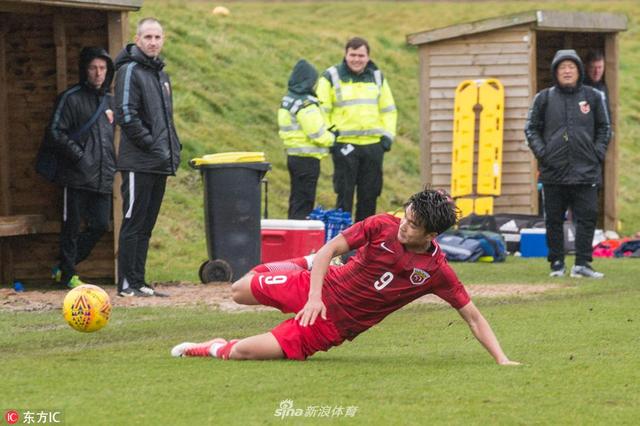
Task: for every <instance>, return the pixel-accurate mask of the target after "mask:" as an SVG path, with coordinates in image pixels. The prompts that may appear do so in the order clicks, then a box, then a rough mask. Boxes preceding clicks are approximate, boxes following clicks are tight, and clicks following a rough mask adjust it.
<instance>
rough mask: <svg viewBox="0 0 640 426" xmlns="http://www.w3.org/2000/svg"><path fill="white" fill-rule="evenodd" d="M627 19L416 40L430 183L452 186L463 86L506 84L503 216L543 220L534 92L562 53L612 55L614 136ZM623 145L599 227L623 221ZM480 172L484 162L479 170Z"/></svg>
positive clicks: (521, 21)
mask: <svg viewBox="0 0 640 426" xmlns="http://www.w3.org/2000/svg"><path fill="white" fill-rule="evenodd" d="M626 28H627V18H626V17H625V16H624V15H620V14H611V13H583V12H558V11H542V10H539V11H530V12H524V13H518V14H514V15H509V16H502V17H497V18H491V19H485V20H482V21H476V22H470V23H464V24H458V25H452V26H449V27H444V28H438V29H433V30H428V31H423V32H419V33H414V34H409V35H408V36H407V41H408V43H409V44H411V45H415V46H418V55H419V57H420V75H419V82H420V147H421V171H422V179H423V181H424V182H429V183H431V184H433V185H434V186H439V187H449V186H450V180H451V146H452V144H451V142H452V131H453V102H454V92H455V89H456V87H457V85H458V84H459V83H460V82H461V81H463V80H477V79H485V78H497V79H499V80H500V81H501V82H502V84H503V85H504V88H505V108H504V145H503V168H502V170H503V174H502V195H501V196H499V197H497V198H496V199H495V201H494V206H495V212H496V213H524V214H537V213H538V212H539V201H538V196H539V195H538V190H537V182H536V174H537V165H536V161H535V158H534V157H533V155H532V154H531V152H530V151H529V148H528V147H527V146H526V142H525V137H524V125H525V121H526V117H527V111H528V108H529V105H530V104H531V102H532V100H533V97H534V96H535V94H536V93H537V92H538V91H540V90H542V89H544V88H545V87H549V86H550V85H551V81H552V80H551V71H550V66H551V60H552V59H553V55H554V54H555V52H556V51H557V50H559V49H575V50H576V51H577V52H578V54H579V55H580V56H581V57H582V58H584V57H585V55H586V53H587V52H588V50H590V49H600V50H602V51H603V52H604V55H605V58H606V59H605V68H606V71H605V81H606V84H607V87H608V89H609V95H610V99H609V102H610V105H611V110H612V121H613V130H614V135H616V134H617V132H615V130H616V127H617V125H616V124H617V118H618V58H619V55H618V32H620V31H625V30H626ZM617 145H618V141H617V140H616V138H615V136H614V138H613V139H612V140H611V142H610V145H609V150H608V153H607V157H606V160H605V166H604V190H603V191H602V194H603V196H602V199H601V209H600V214H601V218H600V225H601V226H604V227H605V229H615V228H616V226H617V223H618V202H617V187H618V183H617V182H618V178H617V163H618V146H617ZM475 169H476V170H477V158H476V166H475Z"/></svg>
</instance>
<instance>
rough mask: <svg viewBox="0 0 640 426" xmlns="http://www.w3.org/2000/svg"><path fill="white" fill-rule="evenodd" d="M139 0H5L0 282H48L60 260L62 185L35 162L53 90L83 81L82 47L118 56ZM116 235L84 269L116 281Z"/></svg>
mask: <svg viewBox="0 0 640 426" xmlns="http://www.w3.org/2000/svg"><path fill="white" fill-rule="evenodd" d="M141 4H142V0H41V1H39V0H22V1H6V0H0V279H1V281H0V285H7V284H10V283H11V282H12V281H13V280H14V279H15V280H21V281H26V282H30V281H31V282H33V281H45V280H48V279H49V274H50V270H51V267H52V266H53V265H54V264H55V262H56V261H57V256H58V240H59V232H60V222H61V215H62V212H61V206H62V195H61V189H60V188H59V187H58V186H56V185H54V184H51V183H48V182H47V181H46V180H44V179H43V178H41V177H40V176H39V175H37V174H36V173H35V171H34V161H35V157H36V153H37V150H38V147H39V145H40V142H41V140H42V135H43V131H44V128H45V126H46V124H47V122H48V120H49V119H50V116H51V112H52V109H53V103H54V101H55V98H56V95H57V94H58V93H59V92H61V91H63V90H64V89H66V88H67V87H69V86H71V85H73V84H75V83H77V82H78V56H79V53H80V49H81V48H82V47H83V46H100V47H104V48H106V49H107V50H108V51H109V52H110V54H111V55H112V56H115V55H116V54H117V53H118V52H119V51H120V50H121V49H122V47H123V46H124V45H125V43H126V41H127V39H128V19H127V14H128V12H129V11H132V10H138V9H139V8H140V7H141ZM114 252H115V250H114V236H113V232H110V233H109V234H108V235H106V236H105V237H103V238H102V240H101V242H100V243H99V245H98V246H97V247H96V248H95V250H94V251H93V253H92V254H91V256H90V258H89V259H87V260H86V261H85V262H83V263H82V264H81V267H80V268H79V272H80V274H81V275H82V277H83V278H84V277H86V278H88V279H90V280H97V281H100V280H109V281H111V282H113V277H114V271H115V255H114Z"/></svg>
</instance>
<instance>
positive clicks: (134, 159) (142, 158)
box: [116, 18, 181, 296]
mask: <svg viewBox="0 0 640 426" xmlns="http://www.w3.org/2000/svg"><path fill="white" fill-rule="evenodd" d="M163 44H164V32H163V29H162V26H161V25H160V22H158V20H156V19H154V18H144V19H142V20H141V21H140V22H139V23H138V30H137V33H136V37H135V43H132V44H129V45H127V46H126V47H125V48H124V49H123V50H122V52H120V54H119V55H118V57H117V58H116V69H117V78H116V121H117V123H118V124H119V125H120V127H121V128H122V138H121V142H120V151H119V153H118V171H120V173H121V174H122V188H121V190H122V203H123V205H122V208H123V220H122V227H121V228H120V239H119V246H120V247H119V252H118V294H119V295H120V296H153V295H156V294H157V292H155V291H154V289H153V288H151V287H150V286H149V285H148V284H147V283H146V281H145V263H146V261H147V252H148V250H149V239H150V238H151V232H152V231H153V227H154V226H155V223H156V219H157V218H158V213H159V212H160V205H161V204H162V198H163V197H164V191H165V186H166V182H167V176H171V175H175V173H176V170H177V169H178V165H179V163H180V149H181V145H180V141H179V139H178V135H177V133H176V129H175V126H174V123H173V101H172V96H171V95H172V92H171V82H170V80H169V76H168V75H167V74H166V73H165V72H164V71H163V68H164V62H163V61H162V59H161V58H160V56H159V55H160V52H161V51H162V46H163Z"/></svg>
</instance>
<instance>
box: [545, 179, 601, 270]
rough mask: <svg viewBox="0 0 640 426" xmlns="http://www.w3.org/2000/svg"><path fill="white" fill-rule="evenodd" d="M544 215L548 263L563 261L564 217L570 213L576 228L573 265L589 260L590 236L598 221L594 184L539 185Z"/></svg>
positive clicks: (596, 192) (595, 187) (590, 253)
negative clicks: (542, 198)
mask: <svg viewBox="0 0 640 426" xmlns="http://www.w3.org/2000/svg"><path fill="white" fill-rule="evenodd" d="M542 191H543V196H544V214H545V224H546V227H547V245H548V246H549V256H548V260H549V262H555V261H556V260H562V261H564V229H563V224H564V214H565V212H566V211H567V209H571V212H572V213H573V222H574V224H575V226H576V265H584V264H586V263H587V262H591V261H592V260H593V258H592V253H593V247H592V244H593V234H594V232H595V229H596V222H597V220H598V187H597V185H595V184H594V185H549V184H546V183H545V184H544V186H543V189H542Z"/></svg>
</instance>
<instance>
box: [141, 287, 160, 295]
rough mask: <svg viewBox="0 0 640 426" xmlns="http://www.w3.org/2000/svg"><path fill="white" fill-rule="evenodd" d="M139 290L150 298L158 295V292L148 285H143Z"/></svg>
mask: <svg viewBox="0 0 640 426" xmlns="http://www.w3.org/2000/svg"><path fill="white" fill-rule="evenodd" d="M138 290H139V291H141V292H142V293H144V294H148V295H149V296H153V295H155V294H156V292H155V291H154V290H153V289H152V288H151V287H149V286H147V285H143V286H142V287H140V288H139V289H138Z"/></svg>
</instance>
